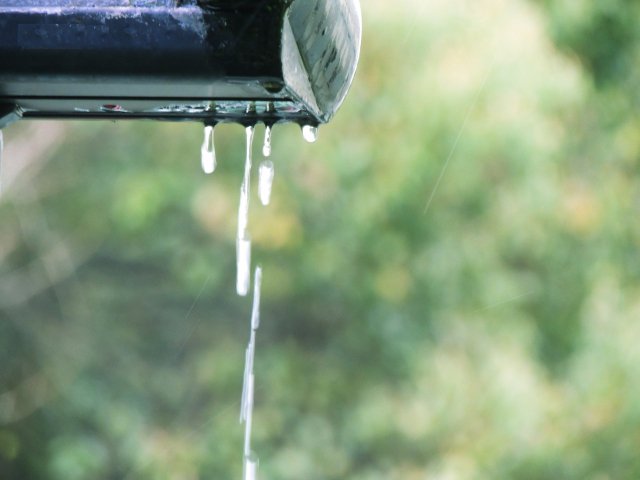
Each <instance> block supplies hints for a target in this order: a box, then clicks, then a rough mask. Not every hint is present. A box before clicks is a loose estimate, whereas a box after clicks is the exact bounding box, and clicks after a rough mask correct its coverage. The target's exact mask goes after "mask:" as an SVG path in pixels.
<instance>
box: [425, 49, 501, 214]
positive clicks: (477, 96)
mask: <svg viewBox="0 0 640 480" xmlns="http://www.w3.org/2000/svg"><path fill="white" fill-rule="evenodd" d="M494 65H495V59H494V60H493V61H492V62H491V64H490V65H489V69H488V71H487V75H486V76H485V77H484V80H483V81H482V84H481V85H480V87H479V88H478V90H477V91H476V94H475V95H474V97H473V100H472V101H471V105H470V106H469V108H468V109H467V113H466V114H465V116H464V120H463V121H462V125H461V126H460V130H458V134H457V135H456V138H455V140H454V141H453V146H452V147H451V150H450V151H449V155H447V158H446V160H445V161H444V164H443V165H442V168H441V169H440V174H439V175H438V179H437V180H436V184H435V185H434V187H433V190H431V195H429V199H428V200H427V203H426V205H425V206H424V210H423V211H422V214H423V215H426V214H427V212H428V211H429V207H431V202H433V199H434V198H435V196H436V193H437V192H438V188H439V187H440V183H442V179H443V178H444V176H445V174H446V173H447V169H448V168H449V163H451V159H452V158H453V154H454V153H455V151H456V149H457V148H458V144H459V143H460V139H461V138H462V134H463V133H464V131H465V128H466V127H467V122H468V121H469V118H471V114H472V113H473V110H474V109H475V108H476V105H477V104H478V101H479V100H480V95H482V92H484V90H485V88H486V87H487V81H488V80H489V77H490V76H491V74H492V73H493V67H494Z"/></svg>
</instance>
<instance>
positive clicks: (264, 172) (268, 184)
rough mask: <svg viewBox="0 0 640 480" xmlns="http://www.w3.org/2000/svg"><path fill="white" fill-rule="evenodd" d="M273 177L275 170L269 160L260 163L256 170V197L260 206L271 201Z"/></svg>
mask: <svg viewBox="0 0 640 480" xmlns="http://www.w3.org/2000/svg"><path fill="white" fill-rule="evenodd" d="M274 175H275V169H274V166H273V162H272V161H271V160H265V161H263V162H261V163H260V168H259V169H258V196H259V197H260V202H261V203H262V205H269V202H270V201H271V188H272V186H273V177H274Z"/></svg>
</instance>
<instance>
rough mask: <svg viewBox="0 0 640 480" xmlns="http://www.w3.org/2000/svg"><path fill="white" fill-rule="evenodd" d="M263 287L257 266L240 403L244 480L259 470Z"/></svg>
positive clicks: (254, 475) (254, 476)
mask: <svg viewBox="0 0 640 480" xmlns="http://www.w3.org/2000/svg"><path fill="white" fill-rule="evenodd" d="M261 287H262V268H261V267H259V266H258V267H256V271H255V275H254V282H253V308H252V310H251V327H250V335H249V344H248V346H247V350H246V352H245V366H244V383H243V387H242V402H241V405H240V422H244V424H245V430H244V480H255V479H256V475H257V470H258V458H257V457H256V456H255V454H254V453H253V452H252V451H251V428H252V422H253V394H254V382H255V380H254V374H253V364H254V358H255V353H256V332H257V330H258V327H259V326H260V289H261Z"/></svg>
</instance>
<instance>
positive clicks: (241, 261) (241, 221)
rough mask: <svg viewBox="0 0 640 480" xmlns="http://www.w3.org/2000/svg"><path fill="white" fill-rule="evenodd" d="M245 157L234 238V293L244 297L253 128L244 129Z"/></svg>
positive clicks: (247, 277)
mask: <svg viewBox="0 0 640 480" xmlns="http://www.w3.org/2000/svg"><path fill="white" fill-rule="evenodd" d="M245 131H246V135H247V140H246V149H247V150H246V157H245V163H244V178H243V180H242V186H241V187H240V205H239V207H238V235H237V237H236V255H237V277H236V291H237V292H238V295H240V296H243V297H244V296H245V295H247V293H248V292H249V285H250V283H251V278H250V276H251V275H250V270H251V239H250V238H249V232H248V224H249V186H250V181H251V151H252V149H253V133H254V127H252V126H251V127H247V128H246V129H245Z"/></svg>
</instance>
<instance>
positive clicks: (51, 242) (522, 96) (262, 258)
mask: <svg viewBox="0 0 640 480" xmlns="http://www.w3.org/2000/svg"><path fill="white" fill-rule="evenodd" d="M592 3H594V4H593V5H592V4H590V3H589V2H582V1H580V2H571V1H566V2H563V1H560V0H558V1H551V0H549V1H548V2H542V3H541V4H535V3H532V2H525V1H524V0H518V1H515V2H514V1H511V2H507V1H506V0H482V1H470V0H455V1H451V0H433V1H429V2H423V1H419V0H403V1H401V2H393V4H391V3H390V2H387V1H383V0H371V1H368V2H363V13H364V16H365V32H364V41H363V52H362V58H361V64H360V69H359V72H358V75H357V78H356V82H355V84H354V85H353V88H352V91H351V92H350V95H349V97H348V98H347V102H346V103H345V105H344V107H343V108H342V110H341V111H340V112H339V113H338V115H337V117H336V119H335V120H334V121H333V122H332V123H331V124H329V125H327V126H324V127H322V128H321V129H320V139H319V141H318V143H316V144H314V145H307V144H305V143H303V141H302V138H301V135H300V132H299V129H298V128H297V127H295V126H291V125H287V126H277V127H276V129H275V132H274V151H273V160H274V163H275V165H276V178H275V185H274V194H273V197H272V205H270V206H269V207H268V208H264V207H262V206H261V205H259V203H258V201H257V196H256V195H254V196H253V197H252V208H251V215H252V217H251V221H250V227H249V228H250V231H251V234H252V237H253V242H254V255H253V258H254V260H256V261H257V262H259V263H261V264H262V265H263V268H264V284H263V295H262V299H263V308H262V324H261V329H260V331H259V335H258V347H257V363H256V381H257V387H256V388H257V390H256V411H255V417H254V421H255V432H254V433H255V438H254V446H255V450H256V452H257V453H258V455H259V457H260V472H259V474H260V478H265V479H281V480H287V479H292V480H293V479H296V480H298V479H301V478H305V479H311V480H313V479H345V478H349V479H356V480H373V479H389V478H391V479H396V478H398V479H400V478H401V479H403V480H406V479H409V480H411V479H423V478H447V479H449V478H450V479H461V480H462V479H484V478H486V479H492V480H493V479H510V478H519V479H536V480H540V479H557V478H563V479H576V480H577V479H585V478H591V479H605V478H615V479H636V478H638V476H639V475H640V461H639V460H638V456H637V451H638V448H639V447H640V436H639V435H638V432H639V431H640V430H639V427H640V407H639V406H640V380H639V379H640V357H639V355H640V353H638V351H639V350H638V349H637V344H638V342H639V341H640V327H639V326H638V323H637V319H638V318H639V315H640V288H638V280H640V273H639V272H640V261H639V258H640V257H639V256H638V254H637V251H638V246H639V245H640V227H639V226H638V222H636V221H635V218H636V217H637V207H638V200H639V199H640V177H639V173H640V170H639V163H638V159H639V152H640V133H639V132H640V128H639V127H640V123H639V121H638V118H637V114H635V113H634V105H637V103H635V102H636V101H637V98H638V94H637V92H636V90H637V87H636V86H637V85H638V84H640V82H637V81H636V82H635V83H633V82H632V79H638V77H639V76H640V74H639V73H638V70H637V69H638V67H637V65H638V62H636V61H634V59H635V58H637V52H640V38H638V34H637V29H636V28H633V26H634V25H637V23H638V20H639V19H640V12H638V9H637V6H636V5H635V3H633V2H623V1H613V2H592ZM552 40H553V41H552ZM554 42H555V43H554ZM594 79H595V80H594ZM261 131H262V130H261V129H259V133H261ZM243 133H244V132H243V131H242V129H241V128H240V127H238V126H225V125H223V126H220V127H218V129H217V130H216V140H217V147H218V149H217V150H218V161H219V167H218V171H216V173H215V174H214V175H213V176H212V177H205V176H204V175H202V173H201V172H200V170H199V158H198V155H199V148H200V142H201V128H200V126H197V125H184V124H155V123H134V122H123V123H117V124H112V123H86V124H82V123H65V124H51V123H45V122H39V123H32V124H29V123H25V124H20V125H15V126H12V127H10V128H9V129H7V130H6V132H5V141H6V142H7V150H6V154H5V157H4V158H5V162H6V163H7V164H8V165H9V166H7V167H5V170H11V169H13V171H17V168H18V166H20V165H21V166H22V167H20V168H21V170H20V172H18V174H17V175H13V177H11V176H10V175H9V177H11V178H10V179H11V180H12V181H11V183H10V184H9V185H6V187H7V188H6V191H5V194H4V196H3V198H2V204H0V218H1V221H2V225H3V227H2V229H1V230H0V258H1V259H2V261H1V262H0V365H1V367H0V386H1V387H2V388H1V390H0V479H3V480H4V479H5V478H6V479H11V480H12V479H51V480H58V479H61V480H62V479H65V480H67V479H71V480H76V479H78V480H81V479H134V478H135V479H147V478H148V479H161V480H164V479H167V480H174V479H187V480H191V479H214V478H234V477H235V478H240V474H241V460H242V455H241V452H242V430H241V427H240V426H239V424H238V413H239V412H238V410H239V397H240V392H241V381H242V371H243V360H244V348H245V344H246V341H247V337H248V322H249V314H250V304H249V303H250V302H249V301H248V300H247V299H241V298H238V297H237V296H236V295H235V239H234V234H235V222H236V218H235V217H236V208H237V201H238V198H237V197H238V191H239V184H240V180H241V176H242V168H243V155H244V152H243V151H242V146H243ZM257 137H258V138H259V135H258V136H257ZM47 142H48V143H47ZM258 150H259V149H258V147H257V146H256V161H255V163H256V164H257V163H258V161H259V157H258ZM12 162H15V164H16V165H17V166H11V163H12ZM253 186H254V187H255V180H254V185H253ZM254 190H255V188H254Z"/></svg>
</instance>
